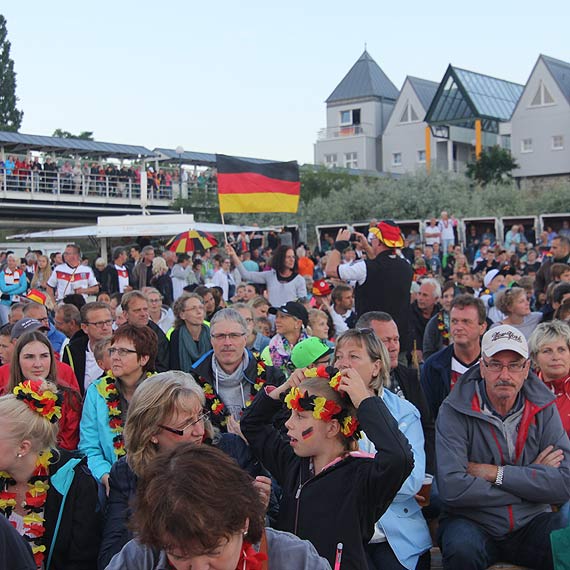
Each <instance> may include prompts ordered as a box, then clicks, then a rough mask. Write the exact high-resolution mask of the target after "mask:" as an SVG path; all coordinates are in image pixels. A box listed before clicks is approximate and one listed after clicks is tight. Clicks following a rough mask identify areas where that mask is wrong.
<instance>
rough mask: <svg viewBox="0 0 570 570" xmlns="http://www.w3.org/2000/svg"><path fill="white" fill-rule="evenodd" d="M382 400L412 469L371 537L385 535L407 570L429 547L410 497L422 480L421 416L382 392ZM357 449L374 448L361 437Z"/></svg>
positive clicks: (426, 532)
mask: <svg viewBox="0 0 570 570" xmlns="http://www.w3.org/2000/svg"><path fill="white" fill-rule="evenodd" d="M382 400H384V403H385V404H386V407H387V408H388V410H389V411H390V413H391V414H392V416H393V417H394V419H395V420H396V421H397V422H398V428H399V429H400V431H401V432H402V433H403V434H404V435H405V436H406V438H407V439H408V441H409V443H410V445H411V446H412V453H413V455H414V468H413V470H412V472H411V474H410V475H409V477H408V478H407V479H406V480H405V481H404V484H403V485H402V486H401V487H400V490H399V491H398V493H397V495H396V497H395V498H394V500H393V501H392V503H391V504H390V506H389V507H388V510H387V511H386V512H385V513H384V514H383V515H382V516H381V517H380V520H379V521H378V522H377V523H376V532H375V535H376V534H378V533H381V534H383V535H385V536H386V539H387V541H388V544H389V545H390V547H391V548H392V550H393V551H394V554H395V555H396V558H397V559H398V561H399V562H400V564H401V565H402V566H404V567H405V568H408V569H409V570H414V569H415V567H416V564H417V563H418V559H419V557H420V555H421V554H423V553H424V552H425V551H426V550H429V549H430V548H431V545H432V541H431V537H430V533H429V529H428V527H427V524H426V521H425V519H424V517H423V515H422V510H421V507H420V505H419V504H418V502H417V501H416V499H415V498H414V495H416V493H417V492H418V491H419V490H420V489H421V487H422V484H423V482H424V478H425V465H426V456H425V450H424V434H423V430H422V424H421V417H420V413H419V412H418V410H417V408H416V407H415V406H414V405H413V404H411V403H410V402H408V401H407V400H404V399H403V398H400V397H399V396H396V394H393V393H392V392H390V391H389V390H383V392H382ZM359 447H360V449H361V450H362V451H365V452H367V453H373V454H375V453H376V447H375V446H374V444H373V443H372V442H371V441H370V440H369V439H368V438H367V437H366V435H365V434H364V435H363V438H362V439H361V440H360V441H359ZM372 542H374V537H372Z"/></svg>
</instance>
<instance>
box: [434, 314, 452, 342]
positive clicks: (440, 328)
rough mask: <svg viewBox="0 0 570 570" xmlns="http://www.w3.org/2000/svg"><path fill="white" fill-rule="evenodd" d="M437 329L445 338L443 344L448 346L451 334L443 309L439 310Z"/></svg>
mask: <svg viewBox="0 0 570 570" xmlns="http://www.w3.org/2000/svg"><path fill="white" fill-rule="evenodd" d="M437 330H438V331H439V332H440V334H441V338H443V345H444V346H448V345H449V339H450V337H451V335H450V334H449V329H448V328H447V326H446V325H445V319H444V316H443V311H439V313H438V314H437Z"/></svg>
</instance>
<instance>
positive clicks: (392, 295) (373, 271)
mask: <svg viewBox="0 0 570 570" xmlns="http://www.w3.org/2000/svg"><path fill="white" fill-rule="evenodd" d="M364 263H366V281H365V282H364V283H363V284H362V285H357V286H356V289H355V291H354V299H355V308H356V314H357V315H358V316H359V317H361V316H362V315H363V314H364V313H367V312H368V311H385V312H386V313H389V314H390V315H391V316H392V318H393V319H394V322H395V323H396V324H397V325H398V330H399V331H400V345H401V346H402V350H403V351H406V350H408V349H409V346H410V343H409V338H410V337H409V330H408V329H409V326H408V321H409V312H410V287H411V285H412V276H413V270H412V266H411V265H410V264H409V263H408V262H407V261H405V260H404V259H402V258H401V257H399V256H398V255H395V254H394V253H393V252H392V251H383V252H382V253H380V254H378V255H377V256H376V257H375V258H374V259H372V260H366V261H365V262H364Z"/></svg>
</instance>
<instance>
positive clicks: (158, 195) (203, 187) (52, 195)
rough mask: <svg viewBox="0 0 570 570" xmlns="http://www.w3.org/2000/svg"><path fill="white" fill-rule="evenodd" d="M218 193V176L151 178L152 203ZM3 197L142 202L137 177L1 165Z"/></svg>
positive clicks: (150, 201)
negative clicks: (180, 179)
mask: <svg viewBox="0 0 570 570" xmlns="http://www.w3.org/2000/svg"><path fill="white" fill-rule="evenodd" d="M198 191H199V192H200V193H201V194H202V193H204V194H212V195H213V196H215V195H216V193H217V184H216V182H215V180H205V181H201V180H195V179H189V180H188V182H186V181H184V182H183V183H182V188H180V184H179V183H178V181H173V182H171V183H170V184H161V185H159V184H157V183H156V181H154V180H148V181H147V197H148V201H149V203H155V204H163V205H168V204H170V202H172V201H173V200H175V199H176V198H178V197H179V196H182V197H183V198H187V197H189V196H192V194H193V193H194V192H198ZM0 197H4V198H13V199H18V198H20V199H21V198H31V199H36V200H50V201H53V200H54V199H55V200H58V201H65V202H70V201H75V200H79V201H83V202H103V203H108V204H112V203H133V202H135V203H138V202H140V198H141V186H140V181H139V180H137V179H136V178H134V177H127V176H106V175H101V174H80V175H79V174H73V173H69V174H68V173H63V172H58V171H53V172H49V171H47V172H46V171H43V172H36V171H31V170H23V169H20V170H19V171H18V173H17V174H16V173H14V174H7V173H6V171H5V170H4V169H0Z"/></svg>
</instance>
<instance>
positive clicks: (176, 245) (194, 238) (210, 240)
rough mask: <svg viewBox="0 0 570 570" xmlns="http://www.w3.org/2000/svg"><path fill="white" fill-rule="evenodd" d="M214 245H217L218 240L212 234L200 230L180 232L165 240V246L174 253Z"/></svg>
mask: <svg viewBox="0 0 570 570" xmlns="http://www.w3.org/2000/svg"><path fill="white" fill-rule="evenodd" d="M215 245H218V240H217V239H216V238H215V237H214V236H213V235H212V234H209V233H207V232H201V231H200V230H188V231H187V232H182V233H181V234H178V235H177V236H174V237H173V238H170V239H169V240H168V241H167V242H166V247H167V248H168V249H169V250H170V251H173V252H174V253H189V252H191V251H204V250H206V249H210V248H211V247H214V246H215Z"/></svg>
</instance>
